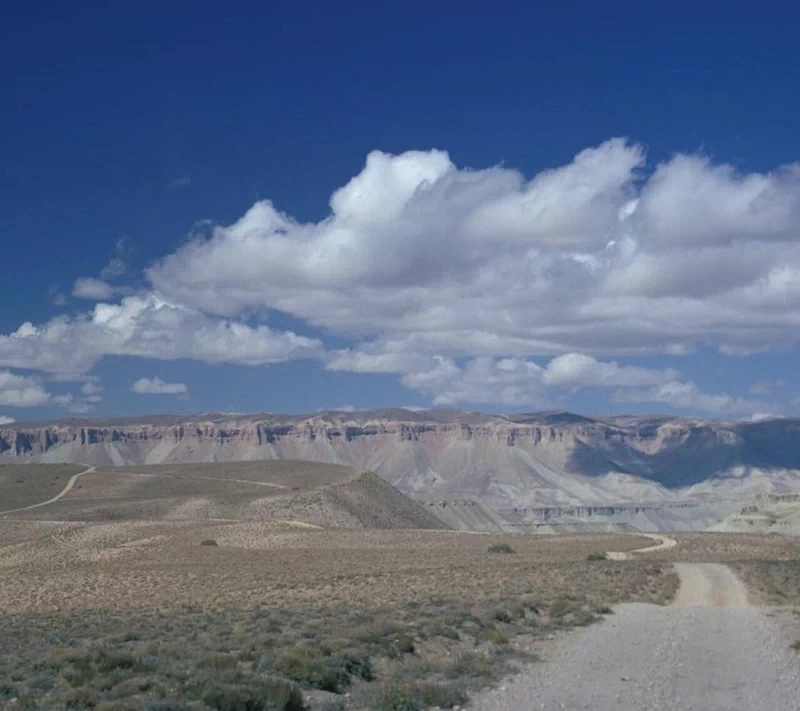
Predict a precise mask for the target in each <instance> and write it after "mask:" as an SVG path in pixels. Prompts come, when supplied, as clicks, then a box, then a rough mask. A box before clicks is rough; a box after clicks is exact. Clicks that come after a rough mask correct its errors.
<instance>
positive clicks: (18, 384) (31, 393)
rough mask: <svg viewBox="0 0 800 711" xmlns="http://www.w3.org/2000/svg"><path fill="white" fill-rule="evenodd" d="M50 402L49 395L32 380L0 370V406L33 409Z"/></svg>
mask: <svg viewBox="0 0 800 711" xmlns="http://www.w3.org/2000/svg"><path fill="white" fill-rule="evenodd" d="M48 401H50V394H49V393H48V392H47V391H46V390H45V389H44V388H43V387H42V386H41V385H40V384H39V383H38V382H37V381H36V380H34V379H33V378H30V377H27V376H24V375H15V374H14V373H12V372H11V371H9V370H0V405H10V406H11V407H35V406H37V405H44V404H46V403H47V402H48Z"/></svg>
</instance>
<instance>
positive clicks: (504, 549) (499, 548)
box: [487, 543, 516, 555]
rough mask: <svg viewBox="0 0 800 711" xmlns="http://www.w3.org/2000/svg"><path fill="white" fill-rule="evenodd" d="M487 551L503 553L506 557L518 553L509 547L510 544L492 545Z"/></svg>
mask: <svg viewBox="0 0 800 711" xmlns="http://www.w3.org/2000/svg"><path fill="white" fill-rule="evenodd" d="M487 551H488V552H489V553H502V554H504V555H509V554H511V553H516V551H515V550H514V549H513V548H512V547H511V546H510V545H508V543H492V545H490V546H489V547H488V548H487Z"/></svg>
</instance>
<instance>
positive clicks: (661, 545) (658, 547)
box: [606, 533, 678, 560]
mask: <svg viewBox="0 0 800 711" xmlns="http://www.w3.org/2000/svg"><path fill="white" fill-rule="evenodd" d="M630 535H632V536H639V537H642V536H644V537H645V538H649V539H651V540H653V541H655V542H656V543H655V545H652V546H647V547H646V548H637V549H636V550H635V551H628V552H627V553H621V552H618V551H608V552H607V553H606V555H607V556H608V559H609V560H630V559H631V558H632V557H633V556H632V555H631V554H632V553H653V552H655V551H666V550H669V549H670V548H674V547H675V546H677V545H678V541H676V540H675V539H674V538H670V537H669V536H662V535H661V534H658V533H632V534H630Z"/></svg>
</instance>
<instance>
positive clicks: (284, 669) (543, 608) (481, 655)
mask: <svg viewBox="0 0 800 711" xmlns="http://www.w3.org/2000/svg"><path fill="white" fill-rule="evenodd" d="M20 526H27V527H31V526H34V524H31V523H26V524H23V523H21V522H13V521H0V628H1V629H2V638H3V645H2V648H1V649H0V705H2V704H4V705H6V706H8V707H9V708H53V709H80V708H86V709H91V708H96V709H99V710H101V711H109V710H111V709H138V708H147V709H153V710H156V709H162V710H164V711H165V710H166V709H183V708H192V709H199V710H203V711H205V710H207V709H220V710H229V709H230V710H231V711H232V710H233V709H251V710H254V711H255V710H258V709H301V708H318V709H321V708H329V709H336V708H341V709H386V710H389V709H392V710H395V711H401V710H403V709H422V708H430V707H439V708H450V707H453V706H454V705H459V704H462V703H463V702H464V700H465V698H466V694H467V692H468V691H469V690H470V689H471V688H476V687H480V686H483V685H486V684H491V683H493V682H494V681H496V680H497V679H499V678H501V677H502V676H503V675H504V674H506V673H508V672H509V671H511V670H513V668H514V665H515V664H516V663H517V662H519V661H520V660H524V659H532V658H533V654H534V653H535V649H536V645H537V644H538V640H545V639H547V638H548V637H549V636H551V635H553V634H554V633H555V632H556V631H557V630H560V629H569V628H572V627H575V626H580V625H586V624H589V623H591V622H592V621H594V620H595V619H596V618H597V616H598V615H599V614H601V613H607V612H608V611H609V610H608V607H607V606H608V605H612V604H614V603H617V602H621V601H627V600H640V601H650V602H665V601H667V600H669V599H670V598H671V596H672V594H673V593H674V590H675V587H676V579H675V576H674V575H673V574H672V573H671V570H670V566H669V564H666V563H661V562H652V561H647V560H634V561H624V562H615V561H607V560H587V558H588V557H589V555H590V554H591V553H593V552H596V551H598V550H626V549H627V550H630V549H634V548H637V547H642V546H645V545H647V544H648V541H647V540H644V539H641V538H637V537H631V536H623V537H617V536H602V535H592V536H558V537H555V536H554V537H536V536H503V535H475V534H459V533H448V532H436V531H367V530H360V531H355V530H305V529H297V528H295V527H293V526H290V525H285V526H281V525H277V524H275V523H263V524H257V523H247V524H243V523H229V522H206V523H199V522H168V521H161V522H150V523H148V522H141V521H139V522H109V523H102V524H99V523H95V524H87V525H83V524H74V523H73V524H51V523H48V524H41V525H40V526H41V529H40V530H39V529H37V530H38V531H39V532H38V534H37V535H36V536H31V537H30V538H29V539H27V540H23V541H20V538H19V536H17V535H14V533H13V530H14V528H15V527H20ZM208 539H213V540H215V541H217V543H218V545H217V546H208V545H205V546H204V545H201V543H202V542H203V541H205V540H208ZM11 540H13V543H9V544H8V545H4V543H5V541H11ZM505 546H509V547H510V549H511V552H507V550H506V547H505ZM498 547H499V548H498ZM490 548H492V550H498V549H499V550H502V551H503V552H502V553H501V554H498V553H490V552H489V549H490Z"/></svg>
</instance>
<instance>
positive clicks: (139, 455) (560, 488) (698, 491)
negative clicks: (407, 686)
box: [0, 410, 800, 526]
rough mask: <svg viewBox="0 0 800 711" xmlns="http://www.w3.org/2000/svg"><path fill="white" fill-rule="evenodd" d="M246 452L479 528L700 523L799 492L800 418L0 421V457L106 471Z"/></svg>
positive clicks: (416, 415) (444, 415) (403, 413)
mask: <svg viewBox="0 0 800 711" xmlns="http://www.w3.org/2000/svg"><path fill="white" fill-rule="evenodd" d="M257 459H306V460H312V461H321V462H329V463H337V464H346V465H349V466H353V467H357V468H359V469H364V470H371V471H375V472H377V473H378V474H379V475H380V476H381V477H383V478H384V479H385V480H387V481H389V482H390V483H391V484H393V485H395V486H397V487H398V488H399V489H400V490H401V491H403V492H405V493H407V494H411V495H412V496H414V497H416V498H418V499H421V500H424V501H428V502H445V504H446V505H447V502H450V504H449V506H450V513H451V514H452V513H453V511H462V512H463V514H464V516H471V517H472V518H476V520H482V521H486V522H487V524H486V525H487V526H488V525H489V523H488V521H489V520H493V517H496V516H499V517H500V519H502V520H503V521H514V522H515V525H521V524H524V523H525V522H539V523H540V522H550V523H552V522H554V521H558V520H566V519H569V520H588V519H592V520H594V521H601V520H607V521H615V520H640V521H642V520H644V519H647V520H656V523H654V524H653V525H656V526H657V525H661V523H659V521H660V520H661V518H663V517H662V516H661V513H659V514H658V515H656V514H655V513H654V509H656V508H659V509H663V506H664V505H665V504H676V503H680V502H682V501H691V502H695V503H696V502H702V503H703V506H704V507H705V508H704V509H703V512H702V514H699V513H698V511H697V510H695V511H694V513H692V511H691V510H689V509H687V510H686V511H684V512H683V513H681V510H680V509H679V508H673V509H671V510H670V511H669V512H668V518H669V519H670V520H673V519H675V520H679V519H681V517H682V516H695V518H696V520H698V521H701V522H703V523H704V524H705V522H706V521H710V522H711V523H713V522H714V516H718V514H719V511H718V510H717V509H719V506H717V504H718V502H721V501H728V500H730V499H732V498H734V499H737V500H738V499H742V498H745V497H752V496H755V495H757V494H759V493H763V492H774V493H784V492H787V491H793V490H795V489H797V488H800V484H798V481H800V474H799V472H800V421H798V420H791V419H783V420H770V421H765V422H755V423H729V422H716V421H711V420H704V419H696V418H668V417H618V418H614V417H609V418H595V419H592V418H588V417H582V416H578V415H572V414H570V413H536V414H526V415H517V416H495V415H485V414H481V413H472V412H460V411H439V410H433V411H427V412H411V411H407V410H383V411H372V412H360V413H343V412H324V413H316V414H314V415H310V416H281V415H272V414H256V415H225V414H214V413H210V414H204V415H199V416H194V417H185V418H176V417H163V416H162V417H153V418H140V419H118V420H112V419H106V420H103V419H98V420H72V421H63V422H51V423H41V424H31V425H26V424H14V425H10V426H6V427H2V428H0V462H21V461H38V462H82V463H88V464H99V465H103V466H109V465H130V464H153V463H162V462H166V463H169V462H193V461H194V462H213V461H235V460H257ZM465 501H466V502H469V501H471V502H480V505H481V506H482V507H485V510H486V511H488V512H493V513H481V514H480V515H477V514H476V513H475V512H476V510H475V509H474V507H473V508H472V510H471V511H470V510H468V509H469V508H470V507H468V506H466V505H464V504H463V503H461V504H456V503H455V502H465ZM715 506H716V507H717V508H714V507H715ZM576 507H583V508H576ZM567 512H570V513H567ZM662 513H663V511H662ZM727 513H728V512H727V510H726V511H724V512H723V513H722V515H727ZM454 515H455V514H454ZM716 520H719V516H718V518H717V519H716Z"/></svg>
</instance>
